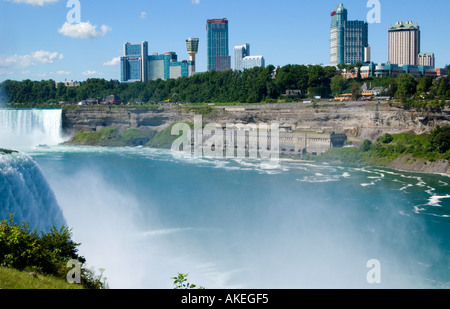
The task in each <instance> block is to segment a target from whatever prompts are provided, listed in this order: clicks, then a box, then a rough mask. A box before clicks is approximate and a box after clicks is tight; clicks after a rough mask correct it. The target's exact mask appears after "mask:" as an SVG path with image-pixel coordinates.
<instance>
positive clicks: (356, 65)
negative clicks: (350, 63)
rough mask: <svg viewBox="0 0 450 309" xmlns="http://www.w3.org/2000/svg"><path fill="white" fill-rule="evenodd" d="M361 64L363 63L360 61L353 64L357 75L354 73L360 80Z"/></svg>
mask: <svg viewBox="0 0 450 309" xmlns="http://www.w3.org/2000/svg"><path fill="white" fill-rule="evenodd" d="M362 66H363V64H362V62H357V63H356V64H355V67H356V69H357V70H358V71H357V75H356V78H357V79H358V80H361V67H362Z"/></svg>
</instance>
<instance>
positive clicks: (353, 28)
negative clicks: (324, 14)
mask: <svg viewBox="0 0 450 309" xmlns="http://www.w3.org/2000/svg"><path fill="white" fill-rule="evenodd" d="M368 29H369V27H368V23H367V22H364V21H359V20H348V11H347V9H346V8H345V7H344V5H343V4H342V3H341V4H339V5H338V6H337V7H336V9H335V10H334V11H333V12H332V13H331V28H330V63H331V64H332V65H338V64H340V63H346V64H356V63H358V62H361V63H364V62H366V61H368V60H369V59H366V55H367V51H368V48H369V35H368V32H369V31H368Z"/></svg>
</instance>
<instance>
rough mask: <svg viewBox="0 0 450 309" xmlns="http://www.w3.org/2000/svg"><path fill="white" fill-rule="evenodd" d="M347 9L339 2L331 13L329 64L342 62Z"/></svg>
mask: <svg viewBox="0 0 450 309" xmlns="http://www.w3.org/2000/svg"><path fill="white" fill-rule="evenodd" d="M347 14H348V13H347V9H346V8H345V7H344V5H343V4H342V3H341V4H339V5H338V6H337V7H336V9H335V10H334V11H333V12H332V13H331V29H330V39H331V46H330V53H331V59H330V60H331V64H332V65H337V64H339V63H343V62H344V38H345V32H344V31H345V30H344V29H345V23H346V22H347Z"/></svg>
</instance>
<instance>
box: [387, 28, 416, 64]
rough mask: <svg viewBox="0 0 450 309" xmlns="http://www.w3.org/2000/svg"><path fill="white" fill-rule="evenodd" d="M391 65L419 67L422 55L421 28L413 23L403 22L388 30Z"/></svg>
mask: <svg viewBox="0 0 450 309" xmlns="http://www.w3.org/2000/svg"><path fill="white" fill-rule="evenodd" d="M388 33H389V63H391V64H403V65H417V63H418V56H419V53H420V28H419V26H418V25H417V24H414V23H413V22H411V21H407V22H406V23H403V22H401V21H399V22H397V23H396V24H395V25H392V26H390V27H389V29H388Z"/></svg>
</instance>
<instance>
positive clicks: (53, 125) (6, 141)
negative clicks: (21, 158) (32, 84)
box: [0, 109, 63, 150]
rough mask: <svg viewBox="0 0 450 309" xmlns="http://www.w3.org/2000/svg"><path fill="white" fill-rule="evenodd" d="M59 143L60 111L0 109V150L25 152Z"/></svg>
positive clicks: (60, 138) (61, 137)
mask: <svg viewBox="0 0 450 309" xmlns="http://www.w3.org/2000/svg"><path fill="white" fill-rule="evenodd" d="M61 142H63V134H62V110H60V109H58V110H38V109H0V148H7V149H15V150H27V149H29V148H30V147H35V146H39V145H57V144H59V143H61Z"/></svg>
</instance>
